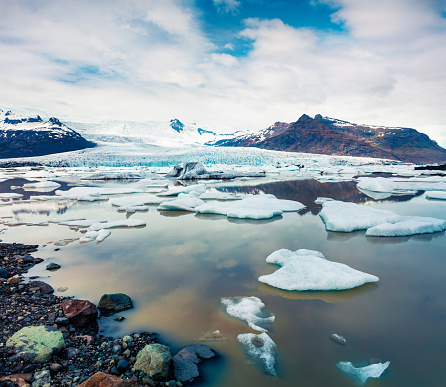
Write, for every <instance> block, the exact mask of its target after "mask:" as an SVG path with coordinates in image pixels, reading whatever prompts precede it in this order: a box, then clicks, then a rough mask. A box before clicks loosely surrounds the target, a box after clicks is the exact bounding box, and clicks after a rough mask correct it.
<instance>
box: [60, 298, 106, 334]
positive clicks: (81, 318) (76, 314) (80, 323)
mask: <svg viewBox="0 0 446 387" xmlns="http://www.w3.org/2000/svg"><path fill="white" fill-rule="evenodd" d="M62 311H63V314H64V316H65V317H66V318H68V320H70V324H72V325H73V326H74V327H76V328H84V327H87V326H89V325H91V324H93V323H94V322H96V319H97V318H98V309H97V308H96V305H94V304H92V303H91V302H90V301H88V300H76V299H74V300H71V299H65V300H63V301H62Z"/></svg>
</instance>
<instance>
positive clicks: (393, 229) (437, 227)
mask: <svg viewBox="0 0 446 387" xmlns="http://www.w3.org/2000/svg"><path fill="white" fill-rule="evenodd" d="M444 230H446V220H442V219H437V218H429V217H426V218H425V217H421V216H411V217H405V219H403V220H401V221H400V222H397V223H382V224H379V225H377V226H374V227H371V228H369V229H368V230H367V231H366V233H365V235H367V236H375V237H398V236H407V235H416V234H431V233H434V232H440V231H444Z"/></svg>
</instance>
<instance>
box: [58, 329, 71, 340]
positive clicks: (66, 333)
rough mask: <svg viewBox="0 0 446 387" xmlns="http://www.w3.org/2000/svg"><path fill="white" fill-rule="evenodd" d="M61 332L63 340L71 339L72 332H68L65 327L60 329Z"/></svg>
mask: <svg viewBox="0 0 446 387" xmlns="http://www.w3.org/2000/svg"><path fill="white" fill-rule="evenodd" d="M59 331H60V332H61V333H62V336H63V338H64V339H65V340H66V339H68V338H69V337H70V332H68V329H67V328H65V327H60V328H59Z"/></svg>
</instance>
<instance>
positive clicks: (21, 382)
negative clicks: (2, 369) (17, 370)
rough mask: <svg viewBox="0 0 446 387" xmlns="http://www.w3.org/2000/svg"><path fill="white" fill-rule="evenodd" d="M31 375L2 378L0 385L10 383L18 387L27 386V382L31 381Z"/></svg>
mask: <svg viewBox="0 0 446 387" xmlns="http://www.w3.org/2000/svg"><path fill="white" fill-rule="evenodd" d="M32 378H33V375H32V374H29V373H28V374H14V375H8V376H3V377H1V378H0V385H2V382H6V381H10V382H13V383H15V384H16V385H18V386H19V387H23V386H29V384H28V383H29V382H30V381H31V380H32Z"/></svg>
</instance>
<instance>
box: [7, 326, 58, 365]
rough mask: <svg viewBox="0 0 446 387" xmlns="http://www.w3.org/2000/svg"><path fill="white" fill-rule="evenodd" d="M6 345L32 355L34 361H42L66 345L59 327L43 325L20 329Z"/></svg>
mask: <svg viewBox="0 0 446 387" xmlns="http://www.w3.org/2000/svg"><path fill="white" fill-rule="evenodd" d="M6 345H7V346H9V347H14V348H15V349H16V351H23V352H25V353H27V354H30V355H32V357H33V361H35V362H38V363H41V362H44V361H47V360H49V359H50V358H51V356H52V355H53V354H55V353H58V352H59V351H60V350H61V349H62V348H63V347H64V346H65V341H64V338H63V336H62V332H60V331H59V330H58V329H56V328H53V327H48V326H43V325H41V326H36V327H35V326H31V327H25V328H22V329H20V330H19V331H18V332H16V333H15V334H14V335H13V336H12V337H11V338H10V339H9V340H8V341H7V343H6Z"/></svg>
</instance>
